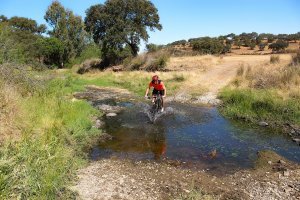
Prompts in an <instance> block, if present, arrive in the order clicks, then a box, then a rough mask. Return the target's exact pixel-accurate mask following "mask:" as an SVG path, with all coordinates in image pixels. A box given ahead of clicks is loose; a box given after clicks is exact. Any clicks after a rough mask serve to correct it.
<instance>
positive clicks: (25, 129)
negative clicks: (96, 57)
mask: <svg viewBox="0 0 300 200" xmlns="http://www.w3.org/2000/svg"><path fill="white" fill-rule="evenodd" d="M80 89H83V82H82V81H80V80H79V79H73V78H70V77H69V78H67V79H55V80H53V81H50V82H49V83H47V84H46V87H45V88H44V89H43V90H41V91H38V92H36V93H34V94H33V95H31V96H28V97H22V99H20V101H21V107H22V109H21V110H22V112H23V115H22V117H21V118H20V119H19V123H18V124H20V126H21V128H20V129H21V131H22V136H21V138H20V139H19V140H18V141H16V142H9V141H8V142H6V143H5V144H4V145H3V146H2V147H1V148H0V199H66V198H70V197H71V196H72V195H74V194H72V192H70V191H69V190H68V189H67V188H66V186H68V185H69V184H70V181H71V180H73V178H74V176H75V170H76V169H78V168H79V167H80V166H82V165H83V164H84V163H85V162H86V159H85V158H86V153H85V151H84V149H85V148H86V147H87V146H88V145H89V144H91V143H92V142H93V139H94V138H95V137H96V136H98V135H100V134H101V131H100V130H97V129H94V128H92V122H91V117H92V116H95V115H100V113H98V111H96V110H95V109H94V108H92V107H91V106H90V105H89V104H88V103H87V102H85V101H71V98H72V96H71V95H70V94H71V92H73V91H76V90H80Z"/></svg>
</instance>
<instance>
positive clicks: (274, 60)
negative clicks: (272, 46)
mask: <svg viewBox="0 0 300 200" xmlns="http://www.w3.org/2000/svg"><path fill="white" fill-rule="evenodd" d="M279 62H280V57H279V56H278V55H271V57H270V63H271V64H275V63H279Z"/></svg>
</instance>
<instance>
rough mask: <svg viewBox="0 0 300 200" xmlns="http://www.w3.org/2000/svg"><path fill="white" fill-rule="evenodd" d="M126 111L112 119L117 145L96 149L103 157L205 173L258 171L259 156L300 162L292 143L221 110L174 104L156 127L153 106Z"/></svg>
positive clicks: (129, 106)
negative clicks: (171, 164) (170, 164)
mask: <svg viewBox="0 0 300 200" xmlns="http://www.w3.org/2000/svg"><path fill="white" fill-rule="evenodd" d="M119 105H120V106H125V107H126V109H125V110H124V111H122V112H121V113H120V114H118V115H117V116H116V117H107V118H105V119H104V121H105V122H106V125H105V131H106V132H107V133H108V134H110V135H112V136H113V138H112V140H109V141H107V142H104V143H100V144H98V145H97V146H96V147H94V148H93V150H92V153H91V157H92V159H94V160H97V159H100V158H103V157H119V158H130V159H136V160H156V161H172V162H175V163H179V164H180V165H183V166H188V167H197V168H203V169H205V170H215V171H231V170H236V169H241V168H249V167H252V166H253V165H254V162H255V160H256V153H257V151H259V150H265V149H269V150H273V151H275V152H277V153H278V154H280V155H282V156H284V157H286V158H288V159H290V160H293V161H296V162H298V163H299V162H300V147H299V146H297V145H296V144H295V143H293V142H292V141H291V139H290V138H288V137H285V136H283V135H282V134H277V133H274V132H271V131H269V130H267V129H266V128H261V127H249V126H248V127H247V126H245V125H242V124H239V123H237V122H234V121H229V120H227V119H225V118H224V117H222V116H221V115H220V113H219V112H218V110H217V109H216V108H207V107H199V106H193V105H183V104H168V108H167V109H166V112H164V114H162V115H160V116H159V117H157V119H156V121H155V122H154V123H153V122H151V120H150V119H151V117H150V118H149V116H148V115H149V113H148V107H149V106H148V105H147V104H131V103H120V104H119Z"/></svg>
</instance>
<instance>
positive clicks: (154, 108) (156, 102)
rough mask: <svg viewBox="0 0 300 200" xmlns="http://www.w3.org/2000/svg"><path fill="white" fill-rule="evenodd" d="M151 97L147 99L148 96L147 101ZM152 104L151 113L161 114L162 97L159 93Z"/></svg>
mask: <svg viewBox="0 0 300 200" xmlns="http://www.w3.org/2000/svg"><path fill="white" fill-rule="evenodd" d="M151 98H152V97H149V96H148V99H151ZM154 98H155V99H154V104H153V106H152V110H151V111H152V113H153V114H155V113H159V112H161V109H162V101H163V99H162V95H161V94H160V93H158V94H157V95H155V97H154Z"/></svg>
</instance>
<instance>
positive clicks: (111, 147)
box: [72, 86, 300, 199]
mask: <svg viewBox="0 0 300 200" xmlns="http://www.w3.org/2000/svg"><path fill="white" fill-rule="evenodd" d="M74 96H75V98H78V99H86V100H88V101H89V102H91V104H92V105H93V106H95V107H97V108H98V109H100V110H101V111H102V112H103V113H104V115H103V116H102V117H99V118H96V119H95V126H96V127H97V128H101V129H103V130H104V132H105V134H103V136H102V138H100V139H99V140H100V142H99V143H98V145H96V146H95V147H94V148H93V149H92V151H91V163H90V165H89V166H87V167H86V168H84V169H81V170H79V171H78V177H79V179H78V182H77V183H76V185H75V186H74V187H72V189H73V190H74V191H77V192H78V194H79V196H80V197H81V198H83V199H186V198H192V197H197V198H198V199H201V198H202V199H205V198H206V199H297V198H298V199H299V198H300V195H299V194H300V185H299V183H300V182H299V180H300V171H299V169H300V167H299V164H297V162H299V161H297V159H298V158H299V156H300V155H299V146H297V145H296V144H295V143H293V142H292V141H290V140H289V139H288V138H284V137H282V136H278V135H277V136H276V135H275V136H274V137H270V135H269V134H268V133H266V132H264V131H262V132H261V131H259V130H257V129H253V128H248V127H241V126H239V124H232V123H231V122H228V121H226V120H225V119H223V118H222V117H219V114H218V112H217V111H216V110H214V109H213V108H197V107H193V106H191V107H189V108H187V107H185V106H186V105H184V106H183V107H180V106H179V105H177V104H172V103H171V102H169V106H171V107H175V108H174V109H171V110H169V111H170V112H169V113H167V114H166V115H162V116H161V117H160V118H159V119H158V121H157V122H155V124H153V122H149V120H148V122H147V119H148V117H147V115H146V113H145V110H144V107H145V105H147V104H148V103H149V102H148V103H146V104H142V106H141V103H140V99H139V98H138V97H136V96H134V95H133V94H131V93H129V92H128V91H126V90H122V89H117V88H99V87H96V86H89V87H87V90H86V91H85V92H82V93H76V94H75V95H74ZM188 113H193V114H192V115H190V114H188ZM229 125H230V126H229ZM253 135H255V137H253ZM207 138H209V139H207ZM218 141H219V142H218ZM245 149H246V150H245ZM247 149H248V150H247ZM264 149H269V150H264ZM271 150H273V151H271ZM274 151H276V152H277V153H280V154H281V155H284V156H285V157H288V158H289V159H291V160H294V162H292V161H289V160H288V159H286V158H284V157H282V156H280V155H278V154H277V153H275V152H274Z"/></svg>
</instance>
